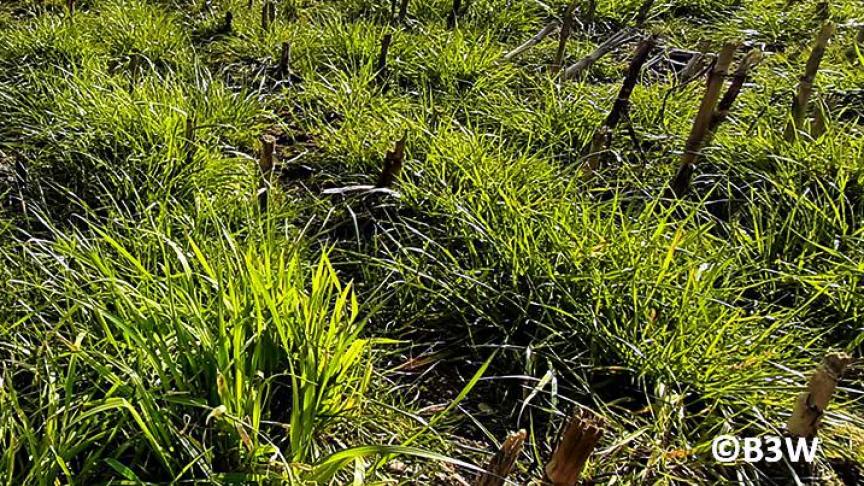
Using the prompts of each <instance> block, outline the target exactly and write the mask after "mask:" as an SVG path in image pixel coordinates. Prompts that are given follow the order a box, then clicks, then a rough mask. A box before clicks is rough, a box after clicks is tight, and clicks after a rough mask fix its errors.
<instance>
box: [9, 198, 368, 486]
mask: <svg viewBox="0 0 864 486" xmlns="http://www.w3.org/2000/svg"><path fill="white" fill-rule="evenodd" d="M182 221H183V220H182V219H174V218H173V217H167V216H154V217H152V218H148V219H147V220H146V221H144V222H139V223H134V222H131V221H119V220H118V221H115V222H112V223H109V224H100V225H96V224H94V223H93V222H92V221H90V220H82V221H80V224H78V225H77V227H78V229H74V230H68V231H61V230H57V229H55V230H54V231H53V232H52V234H51V235H50V238H48V239H42V240H33V239H30V240H26V239H22V240H19V241H17V242H16V243H15V244H13V245H9V246H8V247H5V248H4V249H3V251H2V257H3V259H4V261H5V262H7V264H8V266H7V267H6V269H7V270H6V271H5V272H4V279H3V280H4V286H5V287H6V290H7V291H8V292H9V295H10V296H11V295H14V296H16V297H14V298H11V299H4V302H3V304H4V305H3V308H2V310H0V312H2V314H3V316H2V318H3V321H4V322H6V323H7V325H6V326H4V328H3V331H2V339H3V342H4V349H3V357H2V373H3V375H2V393H0V400H2V401H3V405H4V406H3V415H4V421H3V424H2V427H0V444H2V447H0V448H2V449H3V461H2V464H0V476H2V477H3V478H4V481H6V482H9V483H15V484H22V483H38V484H44V483H53V482H55V481H57V480H63V481H71V480H73V479H74V480H75V481H76V482H77V481H84V482H86V481H99V480H105V479H108V478H110V477H118V478H120V477H123V478H126V479H129V478H136V479H135V480H136V481H137V480H138V479H140V480H142V481H148V480H159V481H165V480H180V479H184V478H186V479H189V478H195V477H211V476H214V477H215V476H218V475H219V474H220V473H228V472H231V473H238V474H245V475H248V476H247V478H253V477H257V476H256V475H262V476H261V477H264V476H271V477H273V478H295V479H296V477H297V476H298V475H303V474H305V473H306V472H308V471H311V470H312V468H311V466H310V467H306V468H304V467H301V466H300V465H301V464H314V463H315V462H316V460H318V459H320V458H321V457H323V456H325V455H326V454H327V451H329V450H331V449H332V448H333V447H334V446H333V444H332V443H330V442H329V441H328V440H327V439H326V434H327V433H328V430H330V427H331V426H332V425H334V424H337V423H339V422H340V421H342V420H346V419H347V418H349V417H350V416H352V415H354V414H356V413H358V412H359V411H360V410H361V408H362V406H363V403H364V398H365V397H364V393H365V391H366V389H367V386H368V384H369V380H370V376H371V375H370V373H371V361H370V360H369V356H370V353H371V352H372V351H373V345H374V341H370V340H368V339H365V338H363V337H361V336H360V333H361V331H362V329H363V327H364V321H363V320H362V319H361V318H360V317H359V314H358V312H359V305H358V302H357V299H356V297H355V294H354V291H353V289H352V286H351V285H350V284H344V283H342V282H340V279H339V278H338V276H337V275H336V273H335V271H334V270H333V267H332V266H331V264H330V262H329V260H328V257H327V255H326V253H323V254H321V255H318V256H315V257H312V256H311V255H308V254H307V253H306V252H305V251H304V250H303V248H302V245H299V244H298V243H297V242H296V240H294V239H289V238H288V237H287V236H286V235H285V234H284V233H280V232H278V231H275V230H267V229H263V228H259V229H258V230H255V231H251V232H250V234H248V235H242V234H239V233H236V232H232V230H231V229H230V228H228V227H227V226H225V225H224V223H223V222H222V221H221V220H220V219H219V218H218V217H214V216H212V214H209V215H208V214H206V213H205V214H203V215H198V216H197V218H196V223H194V224H193V226H183V225H179V224H178V223H181V222H182ZM186 221H187V222H188V220H186ZM310 257H312V258H315V259H316V260H317V263H316V264H312V265H310V264H307V263H305V262H306V261H308V258H310ZM70 471H75V473H74V475H70V474H71V473H70ZM202 475H203V476H202Z"/></svg>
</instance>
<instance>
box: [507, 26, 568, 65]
mask: <svg viewBox="0 0 864 486" xmlns="http://www.w3.org/2000/svg"><path fill="white" fill-rule="evenodd" d="M559 25H560V22H558V19H552V20H551V21H549V23H548V24H546V25H545V26H544V27H543V28H542V29H540V31H539V32H537V33H536V34H534V37H532V38H530V39H528V40H527V41H525V42H524V43H522V44H521V45H519V47H517V48H516V49H513V50H512V51H510V52H508V53H507V54H504V60H505V61H510V60H512V59H515V58H516V57H517V56H519V55H520V54H522V53H523V52H525V51H527V50H528V49H531V48H532V47H534V46H536V45H537V44H539V43H540V41H542V40H543V39H545V38H546V37H547V36H549V35H551V34H552V33H553V32H555V29H557V28H558V26H559Z"/></svg>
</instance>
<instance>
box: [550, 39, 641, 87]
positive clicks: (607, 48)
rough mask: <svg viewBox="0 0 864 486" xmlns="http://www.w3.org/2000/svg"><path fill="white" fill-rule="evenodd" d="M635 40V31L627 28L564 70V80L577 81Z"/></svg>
mask: <svg viewBox="0 0 864 486" xmlns="http://www.w3.org/2000/svg"><path fill="white" fill-rule="evenodd" d="M634 38H636V35H635V34H634V32H633V29H630V28H627V29H624V30H620V31H618V32H616V33H615V34H614V35H612V37H610V38H609V39H607V40H606V42H604V43H602V44H600V45H599V46H597V49H595V50H594V52H592V53H590V54H588V55H587V56H585V57H583V58H582V59H580V60H579V61H577V62H576V63H574V64H572V65H570V66H569V67H568V68H567V69H566V70H564V79H575V78H577V77H579V76H580V75H581V74H582V73H583V72H585V70H587V69H588V68H589V67H591V66H592V65H594V63H595V62H597V61H598V60H599V59H600V58H601V57H603V56H605V55H606V54H609V53H610V52H612V51H614V50H615V49H617V48H619V47H621V46H622V45H624V44H626V43H628V42H630V41H631V40H633V39H634Z"/></svg>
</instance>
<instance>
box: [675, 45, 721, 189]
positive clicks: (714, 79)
mask: <svg viewBox="0 0 864 486" xmlns="http://www.w3.org/2000/svg"><path fill="white" fill-rule="evenodd" d="M737 48H738V46H737V44H731V43H730V44H726V45H725V46H724V47H723V49H722V50H721V51H720V54H719V55H718V56H717V61H716V62H715V63H714V68H713V69H712V70H711V73H710V74H709V75H708V85H707V87H706V88H705V95H704V96H703V97H702V103H701V104H700V105H699V112H698V113H697V114H696V119H695V120H694V121H693V127H692V128H691V129H690V136H689V137H687V143H686V144H685V146H684V153H683V154H681V162H680V164H679V165H678V171H677V172H676V173H675V177H673V178H672V182H670V184H669V189H670V190H671V192H672V196H674V197H681V196H683V195H684V194H686V193H687V191H689V190H690V179H691V177H692V176H693V171H694V169H695V168H696V159H697V158H698V157H699V151H700V150H701V148H702V145H703V143H704V141H705V138H706V136H707V135H708V130H709V128H710V127H711V120H712V119H713V118H714V107H715V106H717V100H718V99H719V98H720V91H721V90H722V89H723V79H724V78H725V77H726V73H727V72H728V71H729V65H730V64H732V57H733V56H734V55H735V50H736V49H737Z"/></svg>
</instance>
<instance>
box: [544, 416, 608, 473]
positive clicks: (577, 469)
mask: <svg viewBox="0 0 864 486" xmlns="http://www.w3.org/2000/svg"><path fill="white" fill-rule="evenodd" d="M604 427H605V423H604V421H603V419H602V418H600V417H598V416H596V415H594V414H593V413H591V412H590V411H588V410H584V409H579V410H578V411H577V412H576V413H574V414H573V417H572V418H571V419H570V422H569V423H568V424H567V427H566V429H565V430H564V433H563V434H562V435H561V440H560V441H559V442H558V445H557V447H556V448H555V452H554V453H553V454H552V459H551V460H550V461H549V463H548V464H547V465H546V469H545V473H546V477H545V482H547V483H548V484H551V485H552V486H576V485H577V484H579V478H580V476H581V475H582V470H583V469H584V468H585V464H586V463H587V462H588V458H589V457H590V456H591V453H592V452H593V451H594V448H596V447H597V444H598V443H599V442H600V438H601V437H603V429H604Z"/></svg>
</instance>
